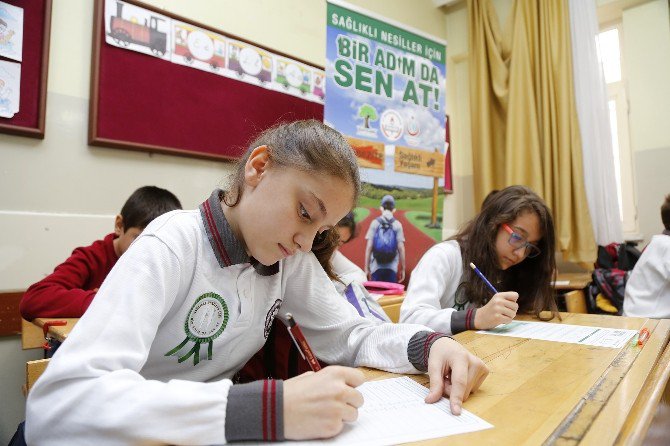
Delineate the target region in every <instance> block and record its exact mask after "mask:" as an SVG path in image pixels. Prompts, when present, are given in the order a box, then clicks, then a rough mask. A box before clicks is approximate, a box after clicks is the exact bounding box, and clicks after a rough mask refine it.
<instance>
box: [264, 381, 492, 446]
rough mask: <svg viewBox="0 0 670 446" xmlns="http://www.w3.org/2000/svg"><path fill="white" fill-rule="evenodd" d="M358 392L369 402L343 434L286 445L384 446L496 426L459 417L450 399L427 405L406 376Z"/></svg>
mask: <svg viewBox="0 0 670 446" xmlns="http://www.w3.org/2000/svg"><path fill="white" fill-rule="evenodd" d="M358 390H359V391H360V392H361V393H362V394H363V397H364V399H365V403H364V404H363V406H362V407H361V408H360V409H358V420H356V422H354V423H347V424H346V426H345V427H344V430H343V431H342V432H341V433H340V434H339V435H337V436H336V437H334V438H331V439H329V440H320V441H295V442H285V443H294V444H297V445H300V446H302V445H313V444H332V445H340V444H341V445H347V446H352V445H353V446H355V445H360V446H384V445H393V444H399V443H407V442H410V441H420V440H428V439H431V438H439V437H446V436H448V435H455V434H461V433H464V432H474V431H478V430H483V429H489V428H492V427H493V425H491V424H489V423H487V422H486V421H484V420H482V419H481V418H479V417H477V416H476V415H474V414H472V413H471V412H468V411H467V410H465V409H463V411H462V412H461V415H459V416H455V415H452V414H451V409H450V407H449V400H447V399H446V398H442V399H441V400H440V401H438V402H437V403H435V404H426V403H425V402H424V401H423V400H424V398H425V397H426V395H428V389H427V388H425V387H424V386H422V385H421V384H418V383H417V382H416V381H413V380H412V379H410V378H408V377H406V376H404V377H401V378H391V379H385V380H381V381H371V382H367V383H365V384H363V385H361V386H359V387H358ZM259 444H261V443H259ZM262 444H263V445H268V444H278V443H262ZM279 444H284V443H279Z"/></svg>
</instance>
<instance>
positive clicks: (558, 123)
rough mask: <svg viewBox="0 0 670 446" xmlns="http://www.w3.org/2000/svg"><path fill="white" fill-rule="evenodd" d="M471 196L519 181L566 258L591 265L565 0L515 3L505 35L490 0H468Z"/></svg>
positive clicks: (592, 248) (591, 242)
mask: <svg viewBox="0 0 670 446" xmlns="http://www.w3.org/2000/svg"><path fill="white" fill-rule="evenodd" d="M468 17H469V18H468V20H469V25H470V28H469V29H470V31H469V33H470V35H469V40H470V97H471V112H472V152H473V168H474V183H475V184H474V193H475V199H476V200H478V202H481V200H482V199H483V198H484V197H485V196H486V194H487V193H488V192H489V191H490V190H491V189H501V188H503V187H505V186H509V185H512V184H524V185H527V186H529V187H531V188H532V189H533V190H535V191H536V192H537V193H538V194H539V195H540V196H542V198H544V200H545V201H546V202H547V204H548V205H549V207H550V208H551V209H552V212H553V215H554V222H555V225H556V234H557V243H558V248H559V249H560V250H561V252H562V254H563V258H564V259H566V260H570V261H575V262H593V261H594V260H595V256H596V244H595V239H594V235H593V228H592V225H591V219H590V215H589V212H588V206H587V200H586V192H585V188H584V173H583V164H582V148H581V139H580V135H579V123H578V118H577V113H576V110H575V100H574V94H573V84H572V60H571V43H570V27H569V13H568V5H567V0H539V1H538V0H515V2H514V4H513V6H512V12H511V16H510V20H511V25H512V26H511V32H510V34H509V35H507V34H506V35H503V33H501V31H500V26H499V24H498V19H497V16H496V14H495V10H494V9H493V6H492V4H491V1H490V0H468Z"/></svg>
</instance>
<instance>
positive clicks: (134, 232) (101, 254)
mask: <svg viewBox="0 0 670 446" xmlns="http://www.w3.org/2000/svg"><path fill="white" fill-rule="evenodd" d="M175 209H181V203H180V202H179V200H178V199H177V197H175V196H174V194H173V193H172V192H170V191H168V190H165V189H161V188H159V187H156V186H143V187H140V188H139V189H137V190H136V191H135V192H133V193H132V194H131V195H130V197H128V199H127V200H126V202H125V204H124V205H123V208H121V213H120V214H119V215H117V216H116V218H115V219H114V232H113V233H111V234H108V235H107V236H106V237H105V238H104V239H102V240H98V241H96V242H93V244H92V245H90V246H84V247H80V248H77V249H75V250H74V251H73V252H72V255H71V256H70V257H69V258H68V259H67V260H66V261H65V262H63V263H61V264H60V265H58V266H57V267H56V269H55V270H54V272H53V273H51V274H50V275H48V276H47V277H45V278H44V279H42V280H40V281H39V282H36V283H34V284H33V285H31V286H30V288H28V291H26V292H25V294H24V295H23V297H22V299H21V304H20V307H19V308H20V310H21V316H22V317H23V318H24V319H27V320H32V319H34V318H37V317H81V316H82V315H83V314H84V312H85V311H86V309H87V308H88V307H89V305H90V304H91V302H92V301H93V298H94V297H95V295H96V293H97V291H98V288H100V285H101V284H102V282H103V281H104V280H105V277H107V274H109V271H111V269H112V267H113V266H114V265H115V264H116V261H117V260H118V258H119V257H121V255H123V253H124V252H126V250H127V249H128V247H129V246H130V244H131V243H132V242H133V240H135V238H137V236H138V235H140V233H141V232H142V231H143V230H144V228H145V227H146V226H147V225H148V224H149V223H150V222H151V221H152V220H153V219H154V218H156V217H158V216H160V215H162V214H164V213H166V212H169V211H173V210H175Z"/></svg>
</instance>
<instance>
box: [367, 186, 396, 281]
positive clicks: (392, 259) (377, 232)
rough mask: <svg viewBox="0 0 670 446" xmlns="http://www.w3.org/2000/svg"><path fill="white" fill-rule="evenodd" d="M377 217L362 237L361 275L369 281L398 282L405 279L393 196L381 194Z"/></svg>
mask: <svg viewBox="0 0 670 446" xmlns="http://www.w3.org/2000/svg"><path fill="white" fill-rule="evenodd" d="M379 209H380V210H381V211H382V215H381V217H377V218H376V219H374V220H373V221H372V223H370V228H369V229H368V233H367V234H366V235H365V239H366V240H367V241H368V243H367V245H366V247H365V274H366V275H367V276H368V277H369V278H370V280H374V281H380V282H402V281H403V280H405V235H404V233H403V229H402V223H400V222H399V221H398V220H396V219H395V218H393V214H394V213H395V199H394V198H393V196H392V195H384V197H383V198H382V201H381V207H380V208H379Z"/></svg>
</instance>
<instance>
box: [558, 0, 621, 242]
mask: <svg viewBox="0 0 670 446" xmlns="http://www.w3.org/2000/svg"><path fill="white" fill-rule="evenodd" d="M569 6H570V31H571V34H572V65H573V67H572V71H573V76H574V82H575V101H576V104H577V116H578V117H579V128H580V134H581V137H582V155H583V159H584V185H585V188H586V198H587V199H588V203H589V211H590V213H591V220H592V222H593V231H594V233H595V239H596V242H597V243H598V244H599V245H602V246H606V245H608V244H610V243H613V242H616V243H622V242H623V229H622V225H621V220H620V217H619V201H618V200H617V194H616V188H617V184H616V179H615V174H614V163H615V160H614V155H613V151H612V139H611V136H610V121H609V110H608V107H607V86H606V85H605V77H604V75H603V70H602V67H601V65H600V63H599V62H598V54H597V52H596V36H597V35H598V17H597V16H596V5H595V3H594V2H592V1H586V2H585V1H584V0H569Z"/></svg>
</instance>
